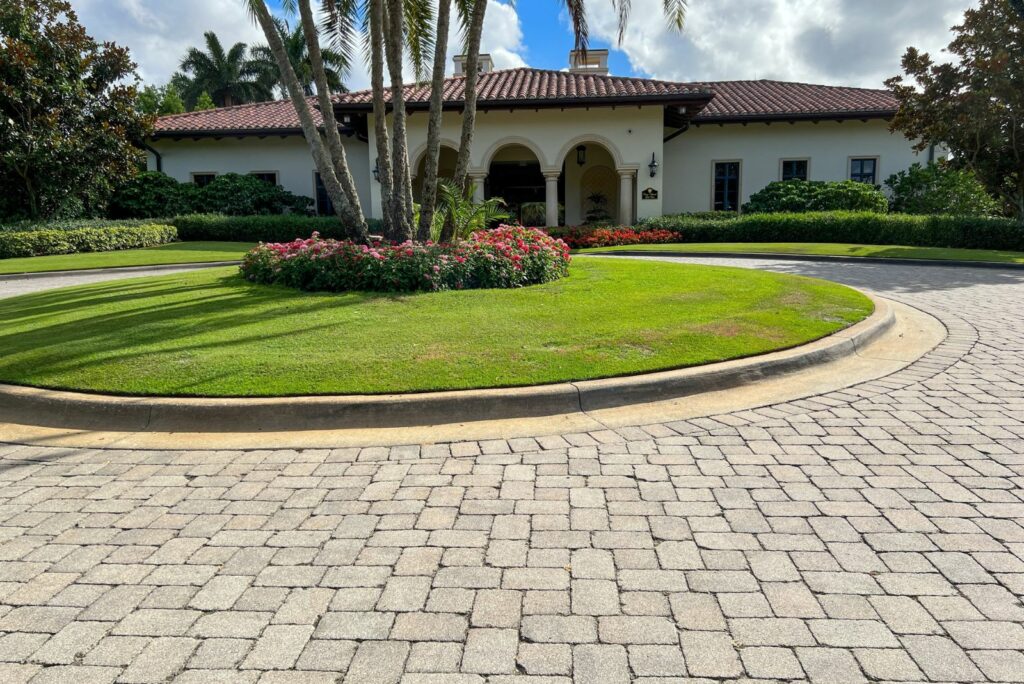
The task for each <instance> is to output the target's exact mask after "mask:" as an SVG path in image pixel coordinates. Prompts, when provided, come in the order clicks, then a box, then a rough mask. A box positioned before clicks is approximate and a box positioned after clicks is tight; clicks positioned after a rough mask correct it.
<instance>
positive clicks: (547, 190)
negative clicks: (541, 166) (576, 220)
mask: <svg viewBox="0 0 1024 684" xmlns="http://www.w3.org/2000/svg"><path fill="white" fill-rule="evenodd" d="M561 175H562V172H561V171H559V172H558V173H545V174H544V204H545V209H546V210H547V211H546V212H545V215H544V224H545V226H546V227H548V228H557V227H558V178H559V177H560V176H561Z"/></svg>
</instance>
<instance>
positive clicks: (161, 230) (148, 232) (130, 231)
mask: <svg viewBox="0 0 1024 684" xmlns="http://www.w3.org/2000/svg"><path fill="white" fill-rule="evenodd" d="M177 237H178V231H177V230H175V229H174V227H173V226H163V225H144V226H111V227H107V228H75V229H71V230H47V229H40V230H26V231H12V230H6V231H0V259H11V258H14V257H31V256H44V255H47V254H74V253H77V252H110V251H114V250H117V249H136V248H139V247H152V246H154V245H161V244H164V243H166V242H173V241H174V240H175V239H176V238H177Z"/></svg>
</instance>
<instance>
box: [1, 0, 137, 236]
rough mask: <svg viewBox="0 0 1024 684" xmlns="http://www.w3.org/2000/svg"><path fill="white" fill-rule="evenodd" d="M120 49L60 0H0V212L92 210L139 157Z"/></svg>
mask: <svg viewBox="0 0 1024 684" xmlns="http://www.w3.org/2000/svg"><path fill="white" fill-rule="evenodd" d="M136 78H137V77H136V75H135V64H134V63H133V62H132V60H131V57H130V55H129V53H128V50H126V49H125V48H122V47H119V46H117V45H115V44H113V43H102V44H101V43H98V42H97V41H95V40H93V39H92V38H91V37H90V36H89V35H88V34H87V33H86V32H85V28H84V27H83V26H82V25H81V24H80V23H79V22H78V17H77V15H76V14H75V12H74V10H73V9H72V7H71V4H70V3H68V2H66V1H65V0H18V1H17V2H9V1H6V0H5V1H4V2H0V188H3V192H2V193H0V214H6V215H8V216H19V215H20V216H27V217H30V218H40V217H43V218H49V217H63V216H76V215H81V214H95V213H98V212H101V211H102V210H103V208H104V206H105V204H106V201H107V199H108V198H109V196H110V193H111V192H112V190H113V188H114V187H116V186H117V185H119V184H120V183H122V182H124V181H125V180H127V179H129V178H131V177H132V176H133V175H134V174H135V173H136V172H137V171H138V168H139V166H140V165H141V162H142V161H143V156H142V153H141V152H140V150H139V148H138V147H136V146H135V145H136V144H138V143H140V142H141V141H142V140H143V139H144V137H145V136H146V135H147V134H148V132H149V130H150V127H151V124H152V117H151V116H149V115H146V114H143V113H142V112H140V111H138V109H137V108H136V104H137V93H136V90H135V87H134V86H133V85H130V84H131V83H133V82H134V81H135V80H136Z"/></svg>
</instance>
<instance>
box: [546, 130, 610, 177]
mask: <svg viewBox="0 0 1024 684" xmlns="http://www.w3.org/2000/svg"><path fill="white" fill-rule="evenodd" d="M587 143H593V144H595V145H600V146H601V147H603V148H605V149H606V150H608V154H610V155H611V156H612V159H613V160H614V161H615V169H616V170H620V169H622V168H623V167H625V166H626V163H625V162H624V161H623V159H622V153H621V152H619V148H618V147H616V145H615V143H613V142H612V141H611V140H609V139H608V138H606V137H604V136H603V135H597V134H596V133H586V134H583V135H577V136H576V137H575V138H573V139H572V140H570V141H569V142H567V143H565V144H564V145H562V149H561V150H559V152H558V165H559V166H561V164H563V163H564V162H565V160H566V157H568V156H569V154H571V153H572V152H573V151H574V150H575V149H576V148H577V147H578V146H579V145H586V144H587Z"/></svg>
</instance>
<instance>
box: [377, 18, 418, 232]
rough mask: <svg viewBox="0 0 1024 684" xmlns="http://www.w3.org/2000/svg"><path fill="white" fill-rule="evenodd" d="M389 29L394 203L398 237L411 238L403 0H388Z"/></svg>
mask: <svg viewBox="0 0 1024 684" xmlns="http://www.w3.org/2000/svg"><path fill="white" fill-rule="evenodd" d="M387 18H388V24H387V26H388V30H387V31H386V32H385V34H384V41H385V46H386V50H385V53H386V55H387V60H388V75H389V76H390V77H391V117H392V118H391V173H392V176H393V178H394V185H393V186H392V189H391V191H392V193H393V201H394V206H395V215H394V218H393V219H392V220H393V221H394V228H395V234H396V237H397V238H398V240H400V241H404V240H411V239H412V213H413V211H412V179H411V178H410V176H409V140H408V138H407V136H406V125H405V119H406V111H405V84H404V82H403V79H402V55H403V54H404V32H405V14H404V8H403V0H388V5H387Z"/></svg>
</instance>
